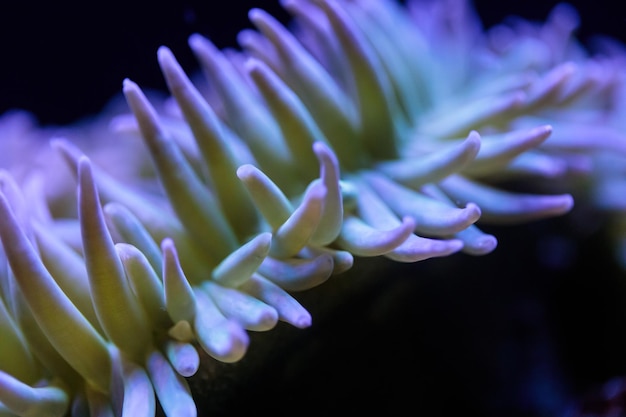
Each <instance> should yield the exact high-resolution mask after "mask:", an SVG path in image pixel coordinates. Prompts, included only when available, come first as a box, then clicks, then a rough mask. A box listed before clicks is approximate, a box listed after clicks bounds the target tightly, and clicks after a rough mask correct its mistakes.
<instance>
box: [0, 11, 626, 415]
mask: <svg viewBox="0 0 626 417" xmlns="http://www.w3.org/2000/svg"><path fill="white" fill-rule="evenodd" d="M284 7H285V9H286V10H287V11H288V12H289V13H290V14H291V16H292V17H293V22H292V24H291V26H289V27H285V26H284V25H283V24H281V23H279V22H278V21H277V20H276V19H274V18H273V17H272V16H271V15H269V14H267V13H266V12H264V11H262V10H260V9H253V10H251V11H250V13H249V18H250V21H251V22H252V24H253V26H254V29H248V30H244V31H242V32H241V33H240V35H239V37H238V41H239V43H240V45H241V50H238V51H233V50H228V51H220V50H219V49H218V48H216V47H215V46H214V45H213V44H212V43H211V41H210V40H209V39H207V38H205V37H203V36H201V35H199V34H193V35H192V36H190V38H189V46H190V48H191V49H192V51H193V53H194V54H195V56H196V57H197V59H198V62H199V63H200V65H201V68H202V73H203V76H204V77H205V78H206V80H207V85H208V88H206V89H201V88H198V87H197V86H196V85H195V84H194V82H192V80H191V79H190V78H189V77H188V75H187V74H186V73H185V71H184V69H183V68H182V67H181V66H180V65H179V64H178V62H177V60H176V58H175V56H174V53H173V52H172V51H171V50H170V49H169V48H167V47H165V46H164V47H161V48H159V50H158V53H157V61H158V65H159V66H160V69H161V71H162V73H163V77H164V79H165V81H166V83H167V87H168V92H169V94H170V96H169V97H168V98H167V99H165V100H162V99H160V98H158V97H151V96H148V95H146V94H145V93H144V91H142V89H141V88H140V86H139V84H137V83H135V82H134V81H132V80H129V79H126V80H124V82H123V95H124V98H125V101H126V104H127V106H128V111H125V112H124V113H123V114H121V115H117V116H115V117H114V118H111V120H108V123H109V124H108V126H107V128H106V131H105V132H99V135H103V136H106V137H107V139H106V140H107V141H108V142H107V143H106V144H105V143H103V142H102V141H95V140H94V141H95V142H96V143H95V144H89V146H85V143H76V142H75V141H72V140H69V139H67V138H62V137H55V138H52V140H51V141H50V145H51V147H50V149H47V150H46V151H41V152H42V155H45V156H44V157H42V159H43V160H45V161H48V162H46V163H44V164H42V166H37V169H34V168H33V169H32V170H29V169H28V167H27V166H26V165H27V164H26V165H21V166H14V165H13V164H11V165H9V166H6V167H4V171H2V175H1V176H0V197H1V198H0V203H1V204H0V214H1V219H0V226H1V227H0V237H1V238H2V243H3V252H2V253H0V329H2V330H3V334H6V335H7V337H5V338H3V339H2V340H1V341H0V352H1V353H2V355H0V384H1V388H2V390H0V395H1V396H0V414H2V413H4V414H8V415H12V414H13V415H19V416H29V415H34V414H35V413H39V412H40V411H41V410H44V409H45V410H48V411H47V412H48V413H49V414H46V415H51V416H54V415H59V416H61V415H65V414H72V415H87V414H88V415H92V416H96V415H100V414H103V415H111V414H112V415H121V416H130V415H132V416H135V415H139V414H136V413H138V412H139V411H138V410H140V411H141V413H142V414H141V415H146V416H150V415H154V414H155V409H156V401H157V400H158V402H159V404H160V406H161V408H162V409H163V411H164V413H165V414H166V415H168V416H177V415H185V416H192V415H195V414H196V412H197V410H196V408H195V404H194V401H193V398H192V396H191V391H190V388H189V385H188V383H187V380H186V378H188V377H190V376H192V375H194V374H195V372H196V371H197V370H198V368H199V366H200V364H199V362H200V354H202V355H208V357H209V358H210V359H209V360H215V361H219V362H224V363H232V362H237V361H239V360H241V359H242V358H243V357H244V356H245V354H246V352H247V349H248V346H249V343H250V332H265V331H270V330H271V329H273V328H274V327H275V326H276V325H277V323H278V322H279V321H283V322H286V323H289V324H291V325H293V326H295V327H298V328H305V327H308V326H310V325H311V324H312V318H311V315H310V314H309V312H308V311H307V310H306V309H305V308H304V307H303V306H302V305H301V304H300V303H299V302H298V301H297V299H296V297H295V296H297V293H298V292H300V291H305V290H310V289H312V288H314V287H317V286H319V285H322V284H323V283H324V282H325V281H326V280H328V279H330V278H331V277H333V276H334V275H337V274H340V273H343V272H345V271H347V270H348V269H350V267H351V266H352V265H353V263H354V262H358V259H359V258H362V257H385V258H388V259H391V260H394V261H397V262H406V263H410V262H417V261H424V260H427V259H430V258H435V257H446V256H450V255H453V254H455V253H457V252H464V253H465V254H469V255H486V254H488V253H490V252H491V251H493V250H494V249H495V248H496V245H497V240H496V237H495V236H492V235H490V234H488V233H485V232H483V231H482V230H481V228H480V225H481V223H483V224H490V223H491V224H499V225H512V224H518V223H523V222H528V221H533V220H536V219H541V218H546V217H552V216H558V215H561V214H564V213H567V212H568V211H569V210H570V209H571V208H572V205H573V198H572V195H576V196H580V197H581V200H582V202H583V203H585V204H591V205H599V206H602V207H605V208H608V209H609V210H611V213H613V214H616V215H619V214H620V213H621V212H622V210H623V208H624V205H623V204H622V203H621V199H616V200H615V201H613V200H611V199H609V198H608V197H607V196H608V195H609V193H608V191H605V190H608V189H611V190H612V189H614V187H615V188H616V189H621V188H620V187H621V183H622V182H623V179H622V177H623V169H622V168H623V164H621V162H620V161H622V159H623V158H624V157H626V156H625V151H626V146H625V145H624V144H625V143H626V141H624V137H623V133H622V132H623V128H624V126H623V122H622V118H620V117H619V115H620V114H621V113H620V111H621V112H623V106H620V105H621V103H622V101H623V100H621V98H622V97H621V96H622V95H623V94H622V93H623V90H624V89H623V87H622V84H621V81H622V78H623V75H622V74H621V72H620V71H619V70H618V67H617V66H616V63H618V62H620V61H619V60H620V56H618V55H617V54H616V53H614V54H613V55H610V54H609V57H608V58H603V59H599V58H592V57H590V56H589V55H588V54H587V53H586V52H585V51H584V50H583V49H582V48H581V47H580V46H579V45H578V44H577V43H576V42H575V39H574V38H573V36H572V30H573V27H574V26H575V19H574V15H573V13H572V11H571V10H570V9H567V8H566V7H565V6H563V7H559V8H557V9H555V11H554V12H553V14H552V15H551V16H550V18H549V19H548V21H547V22H546V24H545V25H544V26H541V27H539V28H537V27H534V26H532V25H520V27H516V26H515V25H513V26H506V25H503V26H501V27H497V28H494V29H492V30H490V31H483V30H482V28H481V27H480V22H479V21H478V20H477V19H476V17H475V16H474V15H473V13H472V11H471V8H470V7H469V5H468V4H467V3H466V2H464V1H461V0H449V1H448V0H447V1H444V2H423V1H419V0H414V1H409V2H407V4H406V6H405V5H400V4H397V3H395V2H393V1H391V0H377V1H368V0H345V1H339V0H320V1H307V0H302V1H299V0H294V1H286V2H284ZM452 11H454V13H452ZM505 35H506V36H505ZM528 44H532V45H533V48H539V50H542V51H545V54H540V55H537V54H536V53H535V52H533V53H530V54H529V53H528V52H527V51H526V49H525V48H527V45H528ZM16 117H18V118H19V117H21V116H16ZM4 122H5V123H6V120H5V121H4ZM600 122H606V124H605V128H604V129H605V130H598V129H597V128H596V124H598V123H600ZM16 123H18V124H20V123H21V124H22V125H23V124H24V122H23V121H20V120H17V122H16ZM620 123H621V124H620ZM99 129H103V130H104V128H102V127H101V126H100V127H99ZM0 132H1V131H0ZM17 134H19V135H22V136H26V138H27V139H29V138H30V136H29V135H32V133H24V132H23V131H20V132H17ZM9 139H11V138H9ZM4 140H7V139H4ZM111 143H113V145H111ZM81 145H82V146H81ZM24 146H26V147H29V146H31V144H30V143H29V142H28V140H27V141H26V144H25V145H24ZM20 152H22V151H21V150H20ZM39 152H40V151H39V150H37V151H36V152H31V154H39ZM44 152H45V153H44ZM48 152H50V153H53V154H54V156H55V158H52V157H49V154H48ZM115 153H119V154H124V158H128V159H124V158H122V159H121V161H122V162H124V161H126V163H125V164H124V163H122V165H115V164H109V163H108V161H109V160H110V159H111V158H110V156H111V155H112V154H115ZM607 158H615V159H617V161H618V162H610V163H607V162H606V160H607ZM117 161H118V162H119V161H120V159H118V160H117ZM128 161H130V162H128ZM28 163H30V161H28ZM58 164H65V165H66V167H69V170H68V172H69V176H68V177H67V178H63V179H59V178H58V175H48V174H49V173H53V172H56V171H57V170H58ZM122 167H124V169H122ZM520 178H521V179H523V180H524V181H527V182H528V183H529V184H539V185H538V186H537V187H535V189H536V191H532V192H524V193H521V192H518V191H516V190H515V189H512V188H508V187H507V182H506V181H504V180H507V181H508V180H512V179H520ZM581 183H585V185H586V184H591V187H587V186H584V187H583V186H581ZM70 184H71V185H70ZM44 190H45V192H44ZM589 190H591V191H589ZM26 201H28V202H29V203H28V204H26ZM617 217H619V216H617ZM355 285H358V283H355ZM44 290H45V296H42V294H43V293H42V291H44ZM268 337H271V333H270V334H269V336H268ZM8 357H11V358H15V361H14V362H13V361H7V360H5V358H8Z"/></svg>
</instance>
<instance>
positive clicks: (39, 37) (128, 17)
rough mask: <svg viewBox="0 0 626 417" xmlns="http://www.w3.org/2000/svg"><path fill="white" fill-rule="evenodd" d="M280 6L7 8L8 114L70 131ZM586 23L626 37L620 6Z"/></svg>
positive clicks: (594, 8) (535, 6)
mask: <svg viewBox="0 0 626 417" xmlns="http://www.w3.org/2000/svg"><path fill="white" fill-rule="evenodd" d="M278 4H279V3H278V0H265V1H262V0H230V1H228V2H219V3H216V2H212V1H209V0H184V1H163V2H158V3H156V2H151V3H148V2H145V1H139V2H133V1H128V2H122V1H119V0H117V1H107V2H82V3H79V4H73V3H72V2H69V3H68V2H62V1H61V2H36V3H34V2H18V1H11V2H5V3H4V4H3V7H2V12H1V13H0V48H1V49H0V51H1V55H0V113H2V112H4V111H6V110H7V109H11V108H16V107H17V108H24V109H28V110H31V111H32V112H33V113H34V114H35V115H37V117H38V118H39V120H40V121H41V122H42V123H46V124H47V123H57V124H64V123H69V122H71V121H74V120H76V119H77V118H79V117H82V116H85V115H89V114H93V113H96V112H98V111H100V110H101V109H102V107H103V106H104V105H105V103H106V102H107V101H108V100H109V99H110V98H111V97H113V95H115V94H118V93H119V92H120V91H121V84H122V80H123V79H124V78H125V77H129V78H131V79H133V80H134V81H136V82H138V83H139V84H140V85H141V86H142V87H144V88H157V89H164V88H165V87H164V83H163V81H162V78H161V75H160V73H159V71H158V67H157V63H156V50H157V48H158V47H159V46H160V45H167V46H169V47H170V48H171V49H172V50H173V51H174V53H175V55H176V56H177V58H178V59H179V60H180V61H181V63H182V64H183V66H184V68H186V69H188V70H191V69H193V68H195V67H196V62H195V60H194V58H193V57H192V54H191V52H190V51H189V48H188V47H187V44H186V42H187V38H188V36H189V35H190V34H191V33H194V32H199V33H201V34H204V35H206V36H208V37H210V38H211V39H212V40H213V42H214V43H216V44H217V45H218V46H220V47H227V46H236V40H235V36H236V34H237V32H238V31H239V30H240V29H242V28H244V27H247V26H249V22H248V19H247V13H246V12H247V10H248V9H250V8H251V7H262V8H264V9H265V10H268V11H270V12H272V13H273V14H274V15H275V16H276V17H278V18H280V19H281V20H286V18H287V16H286V14H285V13H284V12H283V11H282V9H281V8H280V7H279V6H278ZM554 4H556V1H554V0H549V1H540V0H529V1H523V0H515V1H494V0H477V1H476V2H475V5H476V8H477V9H478V11H479V13H480V15H481V17H482V19H483V22H484V24H485V25H486V26H491V25H492V24H493V23H496V22H499V21H501V20H502V18H504V17H505V16H507V15H509V14H518V15H521V16H523V17H526V18H530V19H541V20H543V19H544V18H545V17H546V15H547V13H548V12H549V10H550V9H551V8H552V7H553V5H554ZM572 4H573V5H575V6H576V7H577V8H578V10H579V11H580V14H581V15H582V22H583V24H582V27H581V32H580V34H581V36H583V37H587V36H588V35H589V34H591V33H597V32H601V33H607V34H611V35H614V36H619V37H622V38H624V37H626V34H625V33H624V26H625V25H626V20H625V19H626V16H625V15H624V14H623V13H620V11H619V10H618V9H619V8H620V6H619V4H620V3H619V2H613V1H610V0H597V1H588V0H585V1H582V0H577V1H574V2H572Z"/></svg>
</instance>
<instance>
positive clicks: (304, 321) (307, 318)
mask: <svg viewBox="0 0 626 417" xmlns="http://www.w3.org/2000/svg"><path fill="white" fill-rule="evenodd" d="M312 324H313V319H312V318H311V315H310V314H306V315H301V316H300V317H298V318H297V319H295V320H294V321H293V325H294V326H295V327H297V328H298V329H306V328H308V327H311V325H312Z"/></svg>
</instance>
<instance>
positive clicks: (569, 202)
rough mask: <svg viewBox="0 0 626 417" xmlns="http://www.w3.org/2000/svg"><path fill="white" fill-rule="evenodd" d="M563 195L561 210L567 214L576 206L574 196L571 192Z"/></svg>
mask: <svg viewBox="0 0 626 417" xmlns="http://www.w3.org/2000/svg"><path fill="white" fill-rule="evenodd" d="M560 197H561V200H562V201H561V205H560V207H559V208H560V212H561V213H563V214H565V213H567V212H569V211H570V210H571V209H572V208H573V207H574V197H573V196H572V195H571V194H563V195H562V196H560Z"/></svg>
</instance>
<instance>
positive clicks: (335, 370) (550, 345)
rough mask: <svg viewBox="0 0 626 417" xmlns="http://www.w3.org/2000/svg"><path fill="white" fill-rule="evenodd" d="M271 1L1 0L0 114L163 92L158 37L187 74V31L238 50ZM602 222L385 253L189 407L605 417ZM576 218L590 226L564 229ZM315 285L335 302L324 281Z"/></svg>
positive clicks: (97, 104) (613, 304)
mask: <svg viewBox="0 0 626 417" xmlns="http://www.w3.org/2000/svg"><path fill="white" fill-rule="evenodd" d="M555 3H556V2H555V1H539V0H532V1H530V0H528V1H522V0H517V1H494V0H480V1H476V2H475V5H476V8H477V10H478V12H479V14H480V16H481V18H482V20H483V23H484V24H485V26H491V25H492V24H494V23H497V22H500V21H501V20H502V19H503V18H504V17H505V16H507V15H510V14H517V15H520V16H522V17H525V18H529V19H536V20H543V19H545V17H546V16H547V14H548V12H549V10H550V9H551V8H552V7H553V5H554V4H555ZM277 4H278V1H244V0H231V1H229V2H228V5H224V3H219V4H218V3H212V2H211V1H209V0H197V1H176V2H174V1H172V2H161V3H158V5H157V3H156V2H154V3H152V4H151V5H146V4H142V3H137V2H135V3H132V2H127V3H125V4H123V3H122V2H115V1H109V2H101V3H96V2H89V3H88V2H85V3H83V4H82V5H80V6H72V7H70V6H67V5H64V4H62V3H61V4H59V3H52V2H50V3H45V4H43V5H39V6H33V4H32V3H27V2H10V3H7V4H4V5H3V10H2V12H1V13H0V45H1V49H0V51H1V54H2V55H1V56H0V71H1V73H0V113H2V112H4V111H5V110H7V109H11V108H24V109H28V110H31V111H32V112H33V113H34V114H35V115H36V116H37V117H38V119H39V120H40V122H41V123H44V124H48V123H54V124H65V123H70V122H72V121H75V120H77V119H79V118H81V117H85V116H88V115H91V114H95V113H97V112H98V111H99V110H100V109H102V107H103V106H104V105H105V104H106V103H107V101H108V100H109V99H111V98H112V97H113V96H115V95H117V94H119V92H120V91H121V84H122V80H123V79H124V78H125V77H129V78H131V79H133V80H134V81H136V82H138V83H139V84H140V85H141V86H142V87H143V88H156V89H164V83H163V81H162V78H161V75H160V73H159V71H158V66H157V63H156V50H157V48H158V47H159V46H160V45H167V46H169V47H170V48H172V50H173V51H174V53H175V54H176V56H177V58H178V59H179V61H181V63H182V65H183V67H184V68H186V69H187V70H188V71H192V70H193V69H194V68H196V63H195V61H194V59H193V57H192V55H191V53H190V51H189V48H188V47H187V45H186V41H187V37H188V36H189V35H190V34H191V33H194V32H199V33H202V34H204V35H206V36H208V37H210V38H211V39H212V40H213V41H214V43H216V44H217V45H218V46H219V47H229V46H236V43H235V36H236V34H237V32H238V31H239V30H240V29H242V28H244V27H247V26H249V23H248V20H247V16H246V11H247V10H248V9H249V8H251V7H255V6H256V7H263V8H265V9H266V10H268V11H271V12H272V13H273V14H275V15H276V16H277V17H279V18H280V19H281V20H286V15H285V14H284V13H282V11H281V10H280V9H279V8H278V7H277ZM571 4H573V5H574V6H575V7H576V8H577V9H578V10H579V12H580V14H581V20H582V26H581V28H580V30H579V34H580V37H581V38H582V39H583V40H587V39H588V38H589V37H590V36H592V35H593V34H596V33H602V34H608V35H612V36H615V37H617V38H620V39H622V40H626V29H625V28H626V15H625V14H624V13H623V12H621V11H620V10H619V9H621V5H620V3H619V2H615V1H609V0H596V1H582V0H581V1H575V2H571ZM575 210H577V209H575ZM598 218H601V216H599V215H598V213H581V212H578V211H577V212H576V213H574V214H573V215H568V216H564V217H562V218H559V219H552V220H549V221H542V222H536V223H533V224H531V225H525V226H519V227H510V228H504V229H493V233H494V234H496V235H497V236H498V238H499V247H498V248H497V249H496V251H495V252H494V253H492V254H490V255H488V256H486V257H478V258H476V257H469V256H464V255H461V254H457V255H455V256H454V257H451V258H446V259H440V260H432V261H427V262H421V263H418V264H414V265H398V264H392V263H390V264H389V267H388V268H387V269H386V272H385V273H384V275H385V276H382V277H380V278H381V280H380V281H378V282H376V283H374V284H371V283H370V285H369V286H368V287H367V289H365V290H363V292H361V293H360V294H358V296H355V297H354V298H353V299H351V300H350V302H349V303H346V304H345V305H343V306H342V305H341V304H342V303H337V304H338V305H339V307H337V310H336V311H335V312H334V313H333V314H332V315H331V316H329V317H326V318H325V319H323V320H320V321H317V322H315V325H314V326H313V327H312V328H311V329H308V330H306V331H301V330H293V329H292V330H281V331H287V332H292V333H293V332H295V333H297V334H298V336H295V337H296V341H295V342H293V343H295V345H292V349H290V350H288V351H279V352H277V353H276V355H275V356H270V358H271V360H269V361H268V363H267V364H265V367H263V368H262V369H261V370H259V371H258V372H256V373H255V375H256V376H251V377H249V378H247V379H246V380H244V381H239V380H237V379H236V378H234V379H233V380H231V381H228V383H227V384H226V385H225V387H226V389H225V390H222V391H221V392H220V393H219V394H218V395H216V394H215V393H216V391H215V390H213V388H211V389H203V388H202V387H200V388H198V390H197V396H198V402H199V404H201V405H202V407H203V411H207V415H213V416H217V415H240V414H249V413H250V412H251V411H252V410H253V411H254V412H257V413H258V412H259V411H261V412H268V413H272V414H273V415H275V416H280V415H299V416H301V415H320V414H325V415H328V414H329V413H333V412H335V411H336V410H337V409H340V408H346V409H349V410H351V411H353V412H356V413H364V412H366V411H367V412H372V411H373V412H376V411H381V413H380V414H382V415H423V416H447V415H463V416H469V415H481V416H483V417H484V416H489V417H491V416H493V417H544V416H545V417H577V416H578V414H575V412H574V411H571V414H566V413H567V412H568V410H575V409H578V410H580V409H581V407H583V406H581V405H580V402H581V401H585V404H587V405H585V407H587V408H592V409H594V410H596V411H597V410H600V411H597V413H596V414H593V415H594V416H603V415H609V414H606V404H607V401H606V398H605V399H604V400H598V401H596V402H593V401H591V402H590V400H589V398H590V396H593V395H595V394H598V392H600V393H601V391H602V389H603V388H602V387H603V386H604V384H606V383H607V382H609V381H613V383H614V385H613V387H614V388H613V393H614V394H615V393H617V394H615V395H614V399H617V400H619V398H620V395H622V396H623V395H624V392H626V388H624V385H619V384H620V381H623V380H622V379H621V378H622V377H623V376H626V308H624V306H626V286H625V282H626V277H625V274H624V273H623V271H621V270H619V268H617V266H616V265H615V263H614V262H613V258H612V254H611V247H610V244H609V243H608V241H607V239H606V225H604V224H602V223H601V222H600V224H598V221H597V219H598ZM581 219H582V221H583V222H585V221H587V220H589V223H591V224H595V226H594V227H591V228H589V229H586V230H583V231H580V230H577V229H576V228H574V227H572V224H574V223H575V222H580V221H581ZM591 219H594V222H595V223H594V222H592V221H591ZM578 224H580V223H578ZM555 254H556V255H558V256H557V257H556V258H559V260H558V262H556V263H554V262H553V261H554V259H555V257H554V256H550V255H555ZM361 273H364V274H365V273H367V269H361ZM348 276H349V277H350V279H354V280H358V278H359V276H358V273H357V274H353V275H348ZM337 279H341V277H337ZM355 285H358V282H356V283H355ZM324 291H328V294H327V295H328V296H330V297H332V294H333V292H332V287H330V289H329V290H324ZM322 294H324V293H323V292H322ZM304 299H305V300H306V299H307V298H306V296H305V297H304ZM310 303H311V304H314V301H310ZM305 305H307V304H305ZM307 306H308V305H307ZM276 332H278V330H276ZM276 334H278V333H276ZM292 337H294V336H292ZM291 340H292V341H293V339H291ZM244 365H245V360H244ZM622 384H623V383H622ZM598 395H599V397H600V398H602V397H606V392H605V393H604V394H601V395H600V394H598ZM278 398H279V400H278ZM617 400H616V401H617ZM590 403H591V404H592V405H588V404H590ZM593 407H595V408H593ZM603 407H604V408H603ZM209 413H210V414H209ZM602 413H605V414H602ZM200 415H204V413H203V412H201V413H200ZM615 415H623V414H615Z"/></svg>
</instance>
